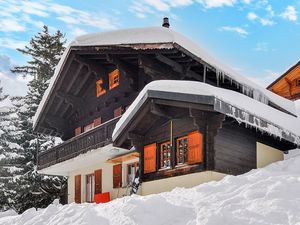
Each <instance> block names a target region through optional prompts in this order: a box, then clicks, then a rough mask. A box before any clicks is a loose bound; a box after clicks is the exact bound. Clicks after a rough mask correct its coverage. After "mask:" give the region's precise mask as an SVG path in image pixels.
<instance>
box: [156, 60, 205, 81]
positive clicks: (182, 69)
mask: <svg viewBox="0 0 300 225" xmlns="http://www.w3.org/2000/svg"><path fill="white" fill-rule="evenodd" d="M156 58H157V59H158V60H159V61H160V62H163V63H165V64H167V65H168V66H170V67H171V68H172V69H173V70H174V71H175V72H177V73H179V74H182V77H184V76H187V77H193V78H195V79H197V80H200V79H201V80H202V76H201V75H200V74H198V73H196V72H194V71H192V70H191V63H188V64H187V66H182V65H180V64H179V63H177V62H176V61H174V60H172V59H170V58H168V57H166V56H164V55H162V54H156Z"/></svg>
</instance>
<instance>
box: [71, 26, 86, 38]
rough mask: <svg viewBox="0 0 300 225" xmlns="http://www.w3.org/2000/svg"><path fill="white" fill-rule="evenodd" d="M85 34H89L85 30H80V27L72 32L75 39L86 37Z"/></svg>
mask: <svg viewBox="0 0 300 225" xmlns="http://www.w3.org/2000/svg"><path fill="white" fill-rule="evenodd" d="M84 34H87V32H86V31H85V30H83V29H80V28H78V27H76V28H74V29H73V31H72V35H74V36H75V37H77V36H81V35H84Z"/></svg>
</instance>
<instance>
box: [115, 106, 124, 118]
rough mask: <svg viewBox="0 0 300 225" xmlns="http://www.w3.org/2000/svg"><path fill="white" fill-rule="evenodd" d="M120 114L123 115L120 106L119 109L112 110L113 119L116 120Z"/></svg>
mask: <svg viewBox="0 0 300 225" xmlns="http://www.w3.org/2000/svg"><path fill="white" fill-rule="evenodd" d="M122 114H123V108H122V106H121V107H119V108H116V109H115V110H114V117H115V118H116V117H119V116H122Z"/></svg>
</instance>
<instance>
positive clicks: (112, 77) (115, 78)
mask: <svg viewBox="0 0 300 225" xmlns="http://www.w3.org/2000/svg"><path fill="white" fill-rule="evenodd" d="M108 77H109V89H110V90H111V89H113V88H115V87H117V86H118V85H119V79H120V72H119V70H118V69H115V70H114V71H112V72H111V73H109V74H108Z"/></svg>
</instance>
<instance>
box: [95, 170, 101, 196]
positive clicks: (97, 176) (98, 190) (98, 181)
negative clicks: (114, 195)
mask: <svg viewBox="0 0 300 225" xmlns="http://www.w3.org/2000/svg"><path fill="white" fill-rule="evenodd" d="M101 193H102V170H95V194H101Z"/></svg>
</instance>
